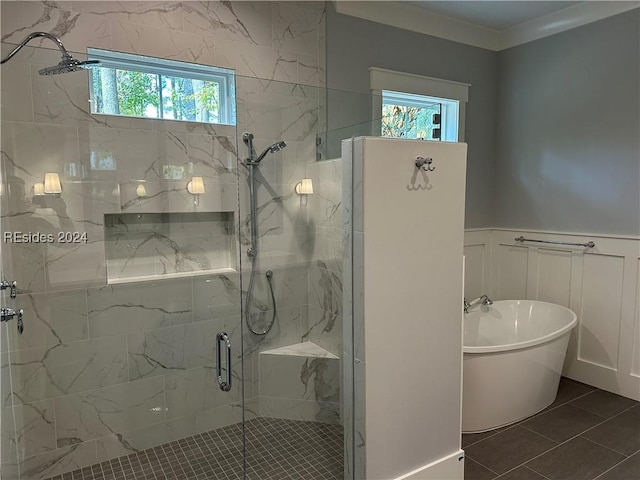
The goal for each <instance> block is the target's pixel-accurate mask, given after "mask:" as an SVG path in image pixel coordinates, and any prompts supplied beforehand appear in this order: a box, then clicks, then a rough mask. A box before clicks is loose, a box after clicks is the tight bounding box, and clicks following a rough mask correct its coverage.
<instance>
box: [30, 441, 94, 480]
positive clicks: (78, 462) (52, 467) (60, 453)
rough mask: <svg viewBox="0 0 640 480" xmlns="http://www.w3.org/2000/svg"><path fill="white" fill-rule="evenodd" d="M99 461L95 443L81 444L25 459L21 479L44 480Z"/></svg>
mask: <svg viewBox="0 0 640 480" xmlns="http://www.w3.org/2000/svg"><path fill="white" fill-rule="evenodd" d="M96 461H97V456H96V444H95V442H86V443H80V444H78V445H73V446H71V447H65V448H57V449H55V450H52V451H50V452H46V453H41V454H39V455H33V456H30V457H28V458H25V459H24V461H23V462H22V463H21V465H20V478H28V479H29V480H43V479H46V478H49V477H52V476H55V475H60V474H62V473H65V472H70V471H73V470H77V469H78V468H82V467H86V466H88V465H93V464H94V463H96Z"/></svg>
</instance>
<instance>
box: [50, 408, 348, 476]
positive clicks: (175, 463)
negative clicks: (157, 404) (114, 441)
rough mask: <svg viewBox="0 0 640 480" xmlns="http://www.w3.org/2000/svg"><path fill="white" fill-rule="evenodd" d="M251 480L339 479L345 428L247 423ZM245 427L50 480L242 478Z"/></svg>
mask: <svg viewBox="0 0 640 480" xmlns="http://www.w3.org/2000/svg"><path fill="white" fill-rule="evenodd" d="M245 435H246V457H247V463H246V468H247V477H246V478H247V479H249V480H267V479H269V480H271V479H273V480H285V479H296V480H300V479H309V480H341V479H343V477H344V474H343V456H344V454H343V440H342V438H343V432H342V426H341V425H329V424H324V423H316V422H300V421H293V420H282V419H277V418H255V419H252V420H249V421H248V422H246V427H245ZM242 436H243V431H242V425H240V424H236V425H231V426H228V427H224V428H220V429H218V430H213V431H211V432H207V433H203V434H199V435H194V436H193V437H188V438H185V439H182V440H177V441H175V442H171V443H167V444H165V445H161V446H159V447H155V448H150V449H147V450H144V451H141V452H137V453H133V454H131V455H128V456H126V457H120V458H115V459H113V460H110V461H107V462H102V463H99V464H96V465H92V466H90V467H86V468H83V469H80V470H76V471H73V472H70V473H65V474H64V475H58V476H56V477H52V478H51V479H49V480H240V479H242V478H244V477H243V471H244V461H243V454H244V452H243V442H242Z"/></svg>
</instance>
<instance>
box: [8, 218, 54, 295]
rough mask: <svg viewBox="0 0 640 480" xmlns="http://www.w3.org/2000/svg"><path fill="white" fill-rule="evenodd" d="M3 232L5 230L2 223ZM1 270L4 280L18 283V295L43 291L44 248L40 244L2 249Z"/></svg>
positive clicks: (11, 246) (15, 245)
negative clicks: (7, 279)
mask: <svg viewBox="0 0 640 480" xmlns="http://www.w3.org/2000/svg"><path fill="white" fill-rule="evenodd" d="M2 223H3V231H11V230H7V228H6V227H5V222H4V221H3V222H2ZM2 267H3V268H2V270H3V273H4V275H5V278H11V279H12V280H15V281H16V282H17V283H18V292H19V293H38V292H44V291H45V280H46V272H45V261H44V247H43V245H42V244H40V243H25V244H15V243H12V244H10V245H8V244H5V245H4V246H3V248H2Z"/></svg>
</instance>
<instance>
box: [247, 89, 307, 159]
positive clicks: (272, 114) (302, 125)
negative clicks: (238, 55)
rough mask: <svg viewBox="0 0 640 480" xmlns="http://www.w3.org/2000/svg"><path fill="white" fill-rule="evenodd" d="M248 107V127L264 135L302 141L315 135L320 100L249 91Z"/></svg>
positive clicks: (264, 136) (263, 136)
mask: <svg viewBox="0 0 640 480" xmlns="http://www.w3.org/2000/svg"><path fill="white" fill-rule="evenodd" d="M246 106H247V129H248V130H249V131H252V132H260V133H259V136H260V138H273V139H279V140H285V141H298V142H300V141H304V140H305V139H306V138H307V137H308V136H309V135H312V136H313V137H314V138H315V133H316V128H317V125H318V113H317V108H318V102H317V99H306V98H295V97H290V98H282V97H280V96H276V95H267V94H253V93H247V95H246ZM256 136H257V135H256ZM308 160H313V159H308Z"/></svg>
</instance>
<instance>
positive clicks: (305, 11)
mask: <svg viewBox="0 0 640 480" xmlns="http://www.w3.org/2000/svg"><path fill="white" fill-rule="evenodd" d="M323 13H324V6H323V5H322V3H321V2H301V3H298V4H295V3H293V2H277V3H274V4H273V46H274V47H275V48H279V49H282V50H284V51H287V52H294V53H302V54H305V55H312V56H315V57H316V58H317V56H318V41H319V34H318V30H319V26H320V23H321V20H322V17H323Z"/></svg>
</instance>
